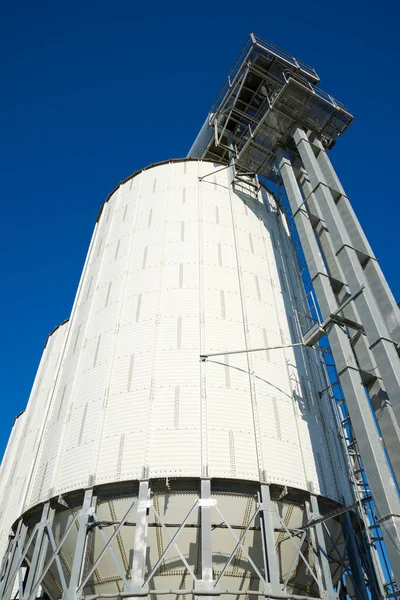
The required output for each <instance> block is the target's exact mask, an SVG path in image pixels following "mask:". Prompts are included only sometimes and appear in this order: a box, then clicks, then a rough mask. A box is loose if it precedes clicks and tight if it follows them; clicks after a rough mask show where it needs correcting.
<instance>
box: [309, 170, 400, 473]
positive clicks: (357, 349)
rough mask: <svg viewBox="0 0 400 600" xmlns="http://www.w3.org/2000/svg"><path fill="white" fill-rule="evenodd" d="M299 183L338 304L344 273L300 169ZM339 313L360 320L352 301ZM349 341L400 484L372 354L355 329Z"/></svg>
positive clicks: (394, 430) (387, 407)
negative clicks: (334, 287) (333, 284)
mask: <svg viewBox="0 0 400 600" xmlns="http://www.w3.org/2000/svg"><path fill="white" fill-rule="evenodd" d="M300 185H301V188H302V191H303V196H304V198H305V203H306V205H307V207H308V209H309V211H310V213H311V215H312V217H311V220H312V222H313V221H314V220H318V222H317V223H314V222H313V228H314V231H315V232H316V235H317V238H318V241H319V245H320V247H321V250H322V253H323V256H324V260H325V263H326V266H327V269H328V271H329V274H330V275H331V277H333V278H334V279H335V284H336V285H338V284H339V285H341V288H340V289H338V290H337V291H336V297H337V299H338V303H341V302H343V301H344V300H345V299H346V296H347V295H349V294H350V291H349V287H348V285H347V284H346V282H345V276H344V273H343V270H342V268H341V266H340V263H339V260H338V258H337V256H336V254H335V250H334V248H333V244H332V239H331V237H330V235H329V231H328V228H327V226H326V223H325V221H324V219H323V215H322V213H321V210H320V207H319V205H318V202H317V200H316V198H315V195H314V193H313V191H312V185H311V183H310V181H309V179H308V177H307V173H306V171H305V170H304V169H303V170H302V173H301V175H300ZM331 283H332V280H331ZM343 315H344V316H345V317H346V318H348V319H350V320H352V321H355V322H356V323H360V321H361V319H360V316H359V314H358V312H357V309H356V308H355V306H354V304H353V303H350V304H349V305H347V307H346V308H344V309H343ZM351 341H352V346H353V350H354V353H355V356H356V359H357V363H358V365H359V367H360V369H361V371H362V373H361V375H362V379H363V383H364V385H365V387H366V388H367V390H368V394H369V397H370V400H371V404H372V406H373V409H374V412H375V417H376V419H377V421H378V424H379V427H380V430H381V433H382V437H383V440H384V443H385V447H386V449H387V451H388V455H389V458H390V462H391V465H392V467H393V471H394V473H395V476H396V479H397V481H398V482H399V484H400V453H399V448H400V426H399V423H398V422H397V418H396V415H395V413H394V410H393V406H392V404H391V402H390V399H389V398H388V394H387V392H386V390H385V387H384V385H383V382H382V378H381V375H380V372H379V369H378V367H377V365H376V361H375V359H374V356H373V354H372V352H371V350H370V349H369V344H368V340H367V338H366V336H365V335H363V334H361V333H359V332H358V333H356V334H355V335H353V337H352V339H351Z"/></svg>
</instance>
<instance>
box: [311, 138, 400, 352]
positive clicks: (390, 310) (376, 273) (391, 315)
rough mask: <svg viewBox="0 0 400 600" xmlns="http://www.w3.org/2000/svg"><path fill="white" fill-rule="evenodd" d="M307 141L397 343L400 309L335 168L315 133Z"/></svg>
mask: <svg viewBox="0 0 400 600" xmlns="http://www.w3.org/2000/svg"><path fill="white" fill-rule="evenodd" d="M310 141H311V143H312V146H313V148H315V150H316V153H317V156H316V159H317V162H318V165H319V168H320V170H321V172H322V175H323V177H324V180H325V182H326V184H327V185H328V187H329V188H330V189H331V191H332V193H333V195H334V198H335V201H336V205H337V209H338V212H339V214H340V216H341V218H342V221H343V223H344V226H345V228H346V231H347V234H348V236H349V238H350V240H351V243H352V245H353V246H354V248H355V249H356V250H357V251H359V252H360V253H362V254H364V255H365V257H366V260H365V262H364V264H363V269H364V275H365V278H366V281H367V282H368V285H369V287H370V289H371V292H372V294H373V296H374V298H375V300H376V302H377V304H378V306H379V308H380V311H381V313H382V316H383V319H384V321H385V323H386V326H387V328H388V331H389V333H390V335H391V338H392V339H393V340H395V341H396V342H397V343H398V344H399V343H400V311H399V308H398V306H397V303H396V300H395V298H394V297H393V294H392V292H391V290H390V287H389V285H388V283H387V281H386V278H385V276H384V275H383V273H382V269H381V268H380V266H379V262H378V261H377V259H376V257H375V255H374V253H373V251H372V249H371V246H370V244H369V242H368V239H367V237H366V235H365V233H364V231H363V229H362V227H361V224H360V222H359V220H358V218H357V216H356V214H355V212H354V209H353V207H352V206H351V203H350V200H349V198H348V196H347V195H346V193H345V191H344V189H343V186H342V184H341V182H340V180H339V177H338V176H337V174H336V172H335V169H334V168H333V166H332V163H331V161H330V159H329V156H328V154H327V152H326V150H325V148H324V147H323V145H322V144H321V142H320V140H318V138H316V137H315V135H312V136H310Z"/></svg>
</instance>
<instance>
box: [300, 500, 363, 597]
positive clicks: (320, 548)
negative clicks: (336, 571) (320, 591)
mask: <svg viewBox="0 0 400 600" xmlns="http://www.w3.org/2000/svg"><path fill="white" fill-rule="evenodd" d="M310 504H311V511H312V512H311V514H309V515H308V516H309V519H310V521H312V520H314V519H319V518H320V517H321V514H320V512H319V506H318V500H317V498H316V496H314V495H312V494H311V495H310ZM314 529H315V537H316V542H317V558H318V562H319V565H320V569H321V572H322V581H323V586H324V591H325V592H326V597H327V598H329V599H331V600H333V599H336V598H337V594H336V593H335V591H334V590H333V583H332V576H331V570H330V566H329V560H328V553H327V551H326V544H325V536H324V530H323V527H322V523H316V525H314ZM360 600H361V598H360ZM363 600H364V598H363ZM365 600H367V598H365Z"/></svg>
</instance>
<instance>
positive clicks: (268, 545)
mask: <svg viewBox="0 0 400 600" xmlns="http://www.w3.org/2000/svg"><path fill="white" fill-rule="evenodd" d="M261 504H262V509H261V511H260V525H261V539H262V544H263V556H264V565H265V566H264V571H265V580H266V582H267V585H266V593H272V594H274V593H278V594H281V593H282V586H281V584H280V580H279V567H278V558H277V556H276V549H275V534H274V513H273V506H272V502H271V494H270V490H269V486H268V485H265V484H261Z"/></svg>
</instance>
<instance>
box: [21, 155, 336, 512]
mask: <svg viewBox="0 0 400 600" xmlns="http://www.w3.org/2000/svg"><path fill="white" fill-rule="evenodd" d="M218 169H219V166H218V165H213V164H212V163H204V164H203V163H201V162H196V161H192V162H190V161H189V162H179V163H170V164H163V165H158V166H154V167H152V168H149V169H147V170H144V171H142V172H141V173H139V174H137V175H136V176H135V177H134V178H133V179H130V180H128V181H127V182H125V183H124V184H122V185H121V186H120V187H119V188H118V189H117V190H116V191H115V192H114V194H113V195H112V197H111V198H110V199H109V200H108V202H106V204H105V206H104V208H103V212H102V214H101V217H100V219H99V223H98V225H97V228H96V232H95V235H94V239H93V244H92V247H91V251H90V254H89V256H88V261H87V266H86V269H85V272H84V274H83V278H82V284H81V288H80V292H79V297H78V298H77V302H76V304H75V307H74V310H73V314H72V317H71V326H70V333H69V336H68V339H67V341H66V346H65V354H64V359H63V361H62V364H61V366H60V368H55V371H54V372H53V375H56V380H57V381H56V384H55V389H54V394H53V393H52V394H51V397H52V398H53V400H52V404H51V410H50V411H49V416H48V420H47V422H46V423H45V428H44V430H43V436H42V438H43V439H41V442H40V449H39V461H38V465H37V468H36V469H35V473H34V481H33V485H32V493H31V496H30V501H29V502H30V504H34V503H36V502H37V501H38V500H39V499H44V498H45V497H46V496H47V495H49V494H50V495H56V494H58V493H62V491H63V490H67V489H75V488H77V487H82V486H85V485H87V484H88V482H89V481H96V482H97V483H101V482H109V481H114V480H115V481H119V480H127V479H130V478H140V477H143V476H145V473H146V472H147V474H148V475H149V476H150V477H158V476H160V477H166V476H169V475H171V476H186V477H200V476H202V474H203V473H204V469H205V468H206V467H207V468H208V472H209V474H210V475H211V476H212V477H228V478H229V477H232V478H235V479H238V478H243V479H254V480H258V479H259V478H260V477H264V476H265V477H266V478H267V480H268V481H271V482H276V483H280V484H282V485H290V486H294V487H296V486H297V487H300V488H302V489H313V490H314V491H317V492H318V491H321V493H324V494H326V495H328V496H330V497H332V498H336V497H337V490H336V488H335V483H334V478H333V470H332V460H335V458H334V457H332V456H331V455H330V454H329V450H328V440H327V436H331V435H333V434H331V433H330V432H331V431H333V430H334V424H333V417H332V414H331V413H330V412H329V411H327V412H326V414H324V415H323V416H322V415H321V410H323V409H321V407H319V406H317V399H318V396H317V393H316V392H317V390H316V387H317V385H319V384H318V382H317V381H316V380H315V373H314V371H315V369H314V368H313V369H311V368H310V366H309V365H308V364H307V363H306V360H305V355H304V354H303V353H302V352H301V351H296V352H294V351H293V350H290V349H286V350H270V351H268V352H266V351H263V352H261V353H259V354H249V355H247V354H239V355H232V356H229V357H227V356H225V355H223V356H219V357H215V358H213V359H210V360H209V361H207V363H206V365H205V367H204V368H205V378H204V379H201V373H200V371H201V363H200V354H201V353H202V352H207V351H208V352H217V351H220V352H226V351H230V350H232V351H233V350H241V349H245V348H246V347H247V348H254V347H262V346H265V345H266V344H267V345H268V346H274V345H281V344H283V343H288V342H290V341H292V337H293V335H291V333H290V328H289V323H288V316H289V315H292V314H293V304H294V303H295V298H294V297H293V298H292V294H294V296H296V294H297V293H300V294H301V293H302V292H301V291H300V292H298V291H297V288H298V285H299V284H298V272H297V267H296V266H295V265H294V263H293V253H292V251H291V248H290V246H289V245H288V242H287V235H288V234H287V231H286V229H285V227H286V225H283V224H282V223H283V222H282V219H277V218H276V216H275V213H276V211H277V210H278V209H277V207H276V203H275V201H274V200H273V199H272V197H270V196H269V195H268V194H267V193H266V192H264V191H263V195H264V200H265V201H266V202H267V203H268V205H269V208H266V207H265V206H264V205H263V204H262V203H261V202H260V198H254V197H252V194H254V192H253V191H250V193H249V194H248V195H247V196H246V195H243V194H242V195H241V196H239V195H237V194H235V193H234V191H232V189H229V185H228V171H227V170H226V169H224V170H222V171H218ZM216 171H218V172H216ZM204 175H206V177H205V178H204V179H203V180H202V181H199V176H200V177H201V176H204ZM289 278H291V280H292V282H291V281H290V280H289ZM291 283H292V284H293V285H292V284H291ZM313 360H314V359H313V358H311V361H313ZM301 377H303V378H304V380H305V381H307V382H308V385H307V392H306V393H304V389H305V388H304V386H303V387H302V385H301ZM202 386H203V387H202ZM204 386H205V387H204ZM46 389H48V388H46ZM44 392H45V390H44V388H43V393H44ZM43 398H45V397H44V396H43ZM49 401H50V400H49ZM42 402H43V404H46V400H45V399H42ZM202 411H206V414H203V412H202ZM322 419H324V422H325V425H324V426H323V423H322ZM205 423H206V427H205V426H204V424H205ZM37 431H38V424H37V423H36V424H35V425H34V426H32V430H31V435H28V437H27V446H26V449H27V450H26V451H27V452H29V453H32V452H34V450H35V447H36V441H35V439H34V437H35V435H36V434H37ZM257 436H258V443H256V440H257ZM202 448H203V450H204V449H206V454H204V455H203V460H204V461H205V462H204V464H203V465H202ZM204 452H205V450H204ZM262 472H264V474H263V473H262ZM22 480H23V479H21V478H20V479H19V481H22ZM21 485H22V484H21Z"/></svg>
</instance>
